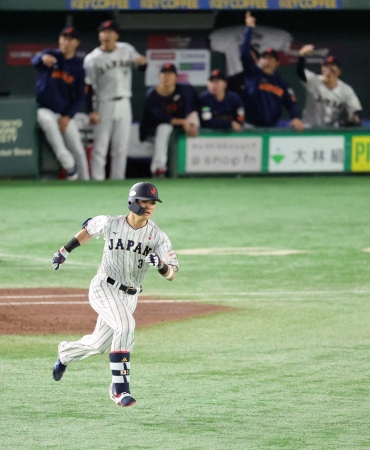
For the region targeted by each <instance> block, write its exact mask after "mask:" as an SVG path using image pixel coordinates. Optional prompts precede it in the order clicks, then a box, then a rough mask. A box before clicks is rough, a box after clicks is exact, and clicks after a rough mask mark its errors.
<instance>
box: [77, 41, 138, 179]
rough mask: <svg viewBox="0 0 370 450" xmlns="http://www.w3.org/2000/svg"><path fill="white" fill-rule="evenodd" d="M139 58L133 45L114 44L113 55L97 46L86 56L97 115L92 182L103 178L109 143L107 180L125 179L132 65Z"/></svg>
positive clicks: (88, 78)
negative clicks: (108, 173)
mask: <svg viewBox="0 0 370 450" xmlns="http://www.w3.org/2000/svg"><path fill="white" fill-rule="evenodd" d="M139 56H140V54H139V53H138V52H137V51H136V50H135V48H134V47H133V46H132V45H130V44H128V43H125V42H116V48H115V49H114V50H113V51H112V52H105V51H103V50H101V49H100V48H99V47H97V48H95V49H94V50H93V51H92V52H91V53H89V54H88V55H86V57H85V60H84V68H85V70H86V83H87V84H89V85H91V86H92V88H93V89H94V92H95V95H96V104H97V105H96V106H97V111H98V113H99V115H100V122H99V123H98V124H97V125H96V127H95V139H94V150H93V152H92V160H91V172H92V173H91V175H92V178H93V179H95V180H104V179H105V164H106V159H107V153H108V147H109V142H111V165H110V178H112V179H118V180H120V179H123V178H124V177H125V172H126V163H127V152H128V142H129V138H130V127H131V123H132V110H131V100H130V98H131V96H132V90H131V84H132V66H133V64H134V61H135V60H136V59H137V58H138V57H139Z"/></svg>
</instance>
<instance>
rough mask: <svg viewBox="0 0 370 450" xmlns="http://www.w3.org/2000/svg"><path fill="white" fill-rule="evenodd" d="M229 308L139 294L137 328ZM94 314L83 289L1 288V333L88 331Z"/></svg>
mask: <svg viewBox="0 0 370 450" xmlns="http://www.w3.org/2000/svg"><path fill="white" fill-rule="evenodd" d="M231 310H232V308H228V307H226V306H219V305H210V304H204V303H194V302H185V301H171V300H161V299H153V298H150V297H148V296H139V301H138V305H137V308H136V311H135V314H134V317H135V321H136V327H137V328H140V327H145V326H149V325H156V324H158V323H164V322H170V321H176V320H183V319H188V318H190V317H196V316H205V315H209V314H213V313H217V312H227V311H231ZM96 318H97V314H96V312H95V311H94V310H93V309H92V308H91V306H90V304H89V301H88V292H87V290H84V289H67V288H50V289H47V288H40V289H36V288H32V289H0V334H18V335H25V334H45V335H46V334H64V333H66V334H88V333H92V332H93V330H94V327H95V322H96Z"/></svg>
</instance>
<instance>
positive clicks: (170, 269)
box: [145, 253, 178, 281]
mask: <svg viewBox="0 0 370 450" xmlns="http://www.w3.org/2000/svg"><path fill="white" fill-rule="evenodd" d="M145 261H146V262H147V263H148V264H149V265H150V266H153V267H155V268H156V269H157V270H158V273H159V275H160V276H161V277H162V278H164V279H165V280H168V281H172V280H173V279H174V278H175V276H176V271H177V269H178V268H177V267H176V266H173V265H171V264H165V263H164V262H163V261H162V260H161V258H160V257H159V255H158V254H157V253H150V255H148V256H147V257H146V258H145Z"/></svg>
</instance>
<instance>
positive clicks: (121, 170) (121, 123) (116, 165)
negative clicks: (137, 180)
mask: <svg viewBox="0 0 370 450" xmlns="http://www.w3.org/2000/svg"><path fill="white" fill-rule="evenodd" d="M114 119H115V120H114V123H113V130H112V142H111V166H110V178H111V179H112V180H122V179H124V178H125V175H126V165H127V153H128V143H129V140H130V131H131V123H132V110H131V101H130V99H129V98H123V99H122V100H118V101H116V102H115V115H114Z"/></svg>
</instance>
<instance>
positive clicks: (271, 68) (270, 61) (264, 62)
mask: <svg viewBox="0 0 370 450" xmlns="http://www.w3.org/2000/svg"><path fill="white" fill-rule="evenodd" d="M259 66H260V67H261V69H262V70H263V72H264V73H265V74H266V75H273V74H274V73H275V70H276V69H277V68H278V66H279V61H278V60H277V59H275V58H274V57H273V56H270V55H265V56H261V58H260V59H259Z"/></svg>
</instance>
